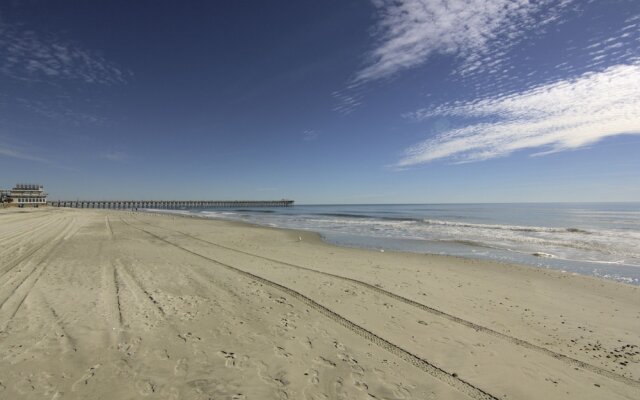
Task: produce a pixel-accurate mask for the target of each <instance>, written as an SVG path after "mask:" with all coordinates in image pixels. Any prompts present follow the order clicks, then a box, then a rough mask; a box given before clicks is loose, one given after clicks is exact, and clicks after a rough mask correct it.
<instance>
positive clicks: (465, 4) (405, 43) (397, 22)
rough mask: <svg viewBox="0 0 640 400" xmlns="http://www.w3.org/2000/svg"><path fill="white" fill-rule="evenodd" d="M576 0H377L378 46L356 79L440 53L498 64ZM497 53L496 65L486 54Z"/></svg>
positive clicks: (469, 66)
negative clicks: (526, 35)
mask: <svg viewBox="0 0 640 400" xmlns="http://www.w3.org/2000/svg"><path fill="white" fill-rule="evenodd" d="M572 1H573V0H540V1H532V2H530V1H527V0H373V4H374V5H375V7H376V8H377V11H378V15H379V19H378V23H377V27H376V30H375V35H376V36H377V37H378V43H377V45H376V47H375V48H374V49H373V51H371V53H370V54H369V62H368V63H367V65H366V66H365V67H364V68H362V69H361V70H360V71H359V72H358V73H357V74H356V77H355V81H356V82H365V81H371V80H377V79H381V78H386V77H389V76H392V75H394V74H396V73H397V72H399V71H402V70H405V69H409V68H413V67H416V66H418V65H420V64H422V63H424V62H425V61H426V60H428V59H429V57H430V56H432V55H434V54H448V55H453V56H456V57H460V58H461V59H462V61H463V63H464V68H463V69H462V70H463V71H467V72H469V71H472V70H475V69H478V68H495V67H496V66H497V65H495V64H498V63H500V60H501V59H502V56H504V52H505V51H506V50H505V49H506V48H508V47H510V46H511V45H512V44H513V43H515V42H517V41H518V40H520V38H521V37H522V36H524V35H525V34H526V33H527V32H529V31H531V30H532V29H539V28H540V27H542V26H544V25H547V24H549V23H551V22H557V21H558V20H559V19H560V16H561V13H562V11H563V9H564V8H566V7H567V6H568V5H569V4H570V3H571V2H572ZM489 53H493V54H492V62H493V64H491V65H485V64H486V61H487V60H486V59H485V56H486V55H487V54H489Z"/></svg>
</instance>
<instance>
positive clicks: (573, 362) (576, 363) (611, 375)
mask: <svg viewBox="0 0 640 400" xmlns="http://www.w3.org/2000/svg"><path fill="white" fill-rule="evenodd" d="M136 220H137V221H139V222H142V223H143V224H146V225H149V226H152V227H154V228H159V229H164V230H166V231H169V232H175V233H179V234H181V235H184V236H186V237H188V238H190V239H194V240H198V241H200V242H203V243H207V244H211V245H214V246H216V247H219V248H222V249H225V250H230V251H234V252H237V253H241V254H245V255H248V256H251V257H255V258H259V259H262V260H265V261H270V262H273V263H277V264H281V265H285V266H288V267H291V268H295V269H299V270H304V271H308V272H312V273H316V274H320V275H323V276H328V277H331V278H336V279H339V280H343V281H345V282H349V283H353V284H356V285H358V286H361V287H364V288H366V289H368V290H370V291H373V292H375V293H378V294H381V295H383V296H387V297H389V298H392V299H394V300H397V301H399V302H402V303H404V304H407V305H409V306H412V307H415V308H418V309H420V310H422V311H426V312H428V313H430V314H433V315H437V316H439V317H443V318H446V319H448V320H449V321H452V322H455V323H457V324H460V325H463V326H466V327H468V328H471V329H473V330H476V331H478V332H483V333H486V334H489V335H491V336H493V337H496V338H499V339H502V340H504V341H507V342H509V343H512V344H515V345H517V346H520V347H524V348H526V349H528V350H533V351H535V352H537V353H540V354H544V355H546V356H549V357H552V358H555V359H557V360H559V361H562V362H564V363H565V364H567V365H569V366H571V367H574V368H575V367H578V368H582V369H585V370H587V371H589V372H593V373H594V374H597V375H600V376H603V377H606V378H608V379H611V380H614V381H617V382H620V383H623V384H626V385H629V386H632V387H635V388H639V389H640V382H639V381H636V380H634V379H631V378H628V377H626V376H624V375H620V374H617V373H615V372H612V371H609V370H606V369H604V368H601V367H598V366H596V365H593V364H589V363H587V362H585V361H581V360H578V359H576V358H573V357H570V356H567V355H564V354H562V353H558V352H555V351H553V350H550V349H548V348H546V347H542V346H539V345H537V344H534V343H531V342H527V341H526V340H523V339H520V338H517V337H514V336H510V335H507V334H505V333H502V332H499V331H497V330H494V329H492V328H489V327H486V326H483V325H479V324H476V323H474V322H471V321H468V320H466V319H462V318H460V317H457V316H455V315H452V314H449V313H446V312H444V311H442V310H439V309H437V308H434V307H430V306H427V305H425V304H422V303H419V302H417V301H415V300H411V299H408V298H406V297H403V296H400V295H398V294H396V293H393V292H389V291H387V290H384V289H382V288H379V287H377V286H375V285H372V284H370V283H366V282H363V281H359V280H357V279H353V278H349V277H346V276H342V275H336V274H332V273H330V272H324V271H319V270H316V269H313V268H309V267H303V266H301V265H297V264H292V263H288V262H286V261H281V260H277V259H273V258H269V257H264V256H261V255H258V254H253V253H250V252H247V251H244V250H239V249H235V248H233V247H229V246H225V245H222V244H219V243H215V242H211V241H209V240H205V239H201V238H199V237H196V236H193V235H190V234H188V233H184V232H181V231H178V230H175V229H169V228H164V227H161V226H157V225H153V224H150V223H148V222H145V221H141V220H139V219H137V218H136Z"/></svg>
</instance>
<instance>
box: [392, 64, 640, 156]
mask: <svg viewBox="0 0 640 400" xmlns="http://www.w3.org/2000/svg"><path fill="white" fill-rule="evenodd" d="M639 87H640V62H638V60H636V61H635V62H632V63H629V64H619V65H615V66H612V67H609V68H607V69H605V70H602V71H600V72H590V73H585V74H583V75H581V76H579V77H577V78H573V79H566V80H560V81H556V82H554V83H550V84H545V85H541V86H538V87H534V88H532V89H528V90H525V91H521V92H516V93H512V94H508V95H499V96H495V97H489V98H483V99H478V100H475V101H470V102H456V103H453V104H445V105H442V106H438V107H435V108H431V109H423V110H418V111H416V112H414V113H411V114H409V115H408V116H409V117H411V118H414V119H416V120H426V119H429V118H432V117H457V118H463V119H475V120H476V121H475V122H474V123H471V124H468V125H466V126H463V127H461V128H456V129H450V130H447V131H445V132H443V133H440V134H438V135H436V136H435V137H432V138H429V139H427V140H424V141H423V142H421V143H418V144H416V145H414V146H412V147H410V148H409V149H407V150H406V151H405V153H404V156H403V157H402V158H401V160H400V161H399V162H398V163H397V164H396V167H400V168H403V167H409V166H413V165H417V164H424V163H427V162H430V161H433V160H437V159H450V160H453V161H457V162H469V161H479V160H486V159H490V158H494V157H499V156H504V155H507V154H510V153H512V152H514V151H517V150H522V149H533V148H541V149H542V150H541V152H539V153H537V154H547V153H550V152H557V151H562V150H567V149H576V148H579V147H582V146H585V145H588V144H591V143H594V142H597V141H599V140H600V139H603V138H605V137H609V136H614V135H622V134H640V113H639V112H638V110H640V91H639V90H638V88H639Z"/></svg>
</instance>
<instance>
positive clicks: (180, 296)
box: [0, 209, 640, 399]
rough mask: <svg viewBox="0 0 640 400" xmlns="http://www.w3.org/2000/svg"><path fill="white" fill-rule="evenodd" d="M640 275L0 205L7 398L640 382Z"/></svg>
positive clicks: (390, 395)
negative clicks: (587, 273) (582, 272)
mask: <svg viewBox="0 0 640 400" xmlns="http://www.w3.org/2000/svg"><path fill="white" fill-rule="evenodd" d="M638 346H640V288H638V287H634V286H630V285H625V284H620V283H616V282H611V281H605V280H600V279H597V278H591V277H583V276H575V275H571V274H564V273H561V272H557V271H551V270H540V269H535V268H529V267H522V266H516V265H507V264H499V263H494V262H489V261H481V260H468V259H462V258H455V257H445V256H431V255H418V254H405V253H394V252H385V253H380V252H376V251H370V250H362V249H350V248H341V247H336V246H332V245H328V244H325V243H323V242H321V241H320V239H319V237H318V236H317V235H315V234H313V233H309V232H295V231H288V230H279V229H269V228H261V227H253V226H247V225H243V224H238V223H231V222H223V221H211V220H201V219H195V218H187V217H177V216H176V217H173V216H159V215H151V214H140V213H138V214H132V213H128V212H124V211H122V212H115V211H100V210H64V209H38V210H19V209H5V210H0V398H2V399H5V398H6V399H43V398H44V399H87V398H95V399H138V398H141V397H145V398H149V399H431V398H433V399H539V398H544V399H638V398H640V347H638Z"/></svg>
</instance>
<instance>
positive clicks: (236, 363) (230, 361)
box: [218, 350, 249, 369]
mask: <svg viewBox="0 0 640 400" xmlns="http://www.w3.org/2000/svg"><path fill="white" fill-rule="evenodd" d="M218 355H219V356H220V357H222V358H224V365H225V366H226V367H228V368H241V369H242V368H244V366H245V365H247V362H248V361H249V357H247V356H242V357H239V358H238V356H237V355H236V353H233V352H226V351H224V350H221V351H219V352H218Z"/></svg>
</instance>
